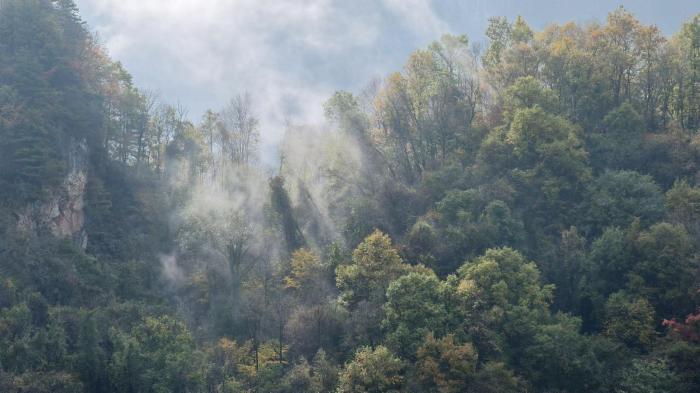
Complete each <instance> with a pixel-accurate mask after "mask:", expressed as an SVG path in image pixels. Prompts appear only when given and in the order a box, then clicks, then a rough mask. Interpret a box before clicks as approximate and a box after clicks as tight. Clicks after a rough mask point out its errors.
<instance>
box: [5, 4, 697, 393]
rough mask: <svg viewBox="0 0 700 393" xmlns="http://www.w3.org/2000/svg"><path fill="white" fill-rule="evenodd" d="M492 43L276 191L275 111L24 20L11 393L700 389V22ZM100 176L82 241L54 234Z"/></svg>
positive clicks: (350, 104) (48, 11)
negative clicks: (137, 70) (66, 201)
mask: <svg viewBox="0 0 700 393" xmlns="http://www.w3.org/2000/svg"><path fill="white" fill-rule="evenodd" d="M486 33H487V36H488V45H486V46H485V49H484V50H483V51H479V50H477V49H475V48H477V47H475V46H470V45H469V42H468V39H467V37H464V36H460V37H455V36H445V37H443V38H442V39H441V40H439V41H437V42H435V43H434V44H432V45H430V46H429V47H428V48H426V49H423V50H418V51H416V52H415V53H413V54H412V55H411V56H410V58H409V59H408V61H407V62H406V66H405V68H404V69H403V70H402V71H401V72H397V73H395V74H392V75H389V76H388V77H387V78H386V79H384V80H383V81H381V82H380V83H374V84H370V85H369V87H368V88H367V89H365V90H364V91H362V92H361V93H359V94H356V95H353V94H351V93H347V92H338V93H336V94H335V95H334V96H333V97H330V98H329V100H328V102H327V104H326V107H325V113H326V116H327V122H326V124H324V125H315V126H304V125H291V126H290V127H289V129H288V130H287V131H286V136H285V139H284V141H283V143H282V144H281V146H280V154H279V167H278V168H275V171H274V172H271V171H268V170H265V169H263V168H262V167H261V165H259V164H258V162H259V159H258V158H259V152H258V148H257V147H258V146H257V144H258V137H259V126H258V120H257V118H256V117H255V108H254V105H253V103H252V102H251V99H250V98H249V97H248V96H247V95H245V94H242V95H240V96H238V97H236V98H234V99H233V100H231V102H230V103H228V105H226V106H225V107H224V108H223V109H222V110H220V111H209V112H207V113H206V114H205V116H204V117H203V119H202V120H201V122H199V124H193V123H192V122H190V121H189V120H187V114H186V111H185V110H184V109H183V108H180V107H176V106H171V105H167V104H164V103H163V100H162V99H160V98H158V97H155V95H153V94H149V93H146V92H143V91H140V90H139V89H138V88H137V87H136V86H134V84H133V83H132V80H131V77H130V75H129V74H128V73H127V71H126V70H124V69H123V68H122V66H121V65H120V64H119V63H116V62H113V61H112V60H111V59H110V58H109V57H108V56H107V54H106V53H105V51H104V49H103V48H102V47H101V46H100V45H99V43H98V42H97V40H96V39H95V38H94V37H93V36H91V35H90V34H89V32H88V30H87V28H86V27H85V26H84V24H83V23H82V22H81V20H80V18H79V16H78V11H77V9H76V7H75V5H74V4H73V3H72V1H71V0H51V1H50V0H3V1H0V391H2V392H83V391H85V392H248V391H251V392H391V391H415V392H520V391H526V392H592V391H600V392H629V393H632V392H635V393H636V392H697V391H700V311H698V305H699V304H700V292H699V288H700V287H699V286H698V284H699V281H698V280H699V279H700V276H699V273H700V270H699V268H700V265H699V262H698V251H700V249H699V247H700V186H698V185H697V182H698V179H699V178H698V174H699V173H700V134H699V131H700V15H698V16H695V17H693V18H690V19H689V20H688V22H687V23H685V24H684V25H683V26H681V28H680V31H679V32H678V33H677V34H676V35H674V36H672V37H664V36H663V35H662V34H661V33H660V32H659V30H658V29H657V28H656V27H655V26H646V25H643V24H641V23H640V22H639V21H637V20H636V19H635V18H634V16H633V15H631V14H630V13H629V12H627V11H626V10H625V9H623V8H619V9H617V10H615V11H613V12H612V13H610V15H609V16H608V18H607V21H606V22H605V23H604V24H595V23H592V24H586V25H581V24H576V23H567V24H564V25H551V26H549V27H547V28H546V29H544V30H543V31H539V32H535V31H533V30H532V29H531V28H530V27H528V25H527V24H526V22H525V21H524V20H522V19H521V18H517V19H516V20H515V21H513V22H509V21H507V20H505V19H503V18H494V19H492V20H491V21H490V24H489V28H488V30H487V32H486ZM76 149H77V150H78V151H83V150H84V151H85V152H86V155H87V157H86V159H85V160H84V162H82V163H81V162H76V161H80V160H76V159H75V157H76V153H75V151H76ZM81 149H82V150H81ZM81 165H82V166H81ZM76 168H78V169H80V168H83V169H84V172H85V173H86V174H87V178H86V184H85V187H84V190H83V192H82V195H81V196H80V198H82V199H80V200H81V201H83V202H84V206H83V205H81V206H78V208H77V209H76V214H78V215H81V214H83V215H84V220H81V221H80V223H81V224H82V225H81V226H80V228H78V229H77V230H75V231H69V233H68V234H66V233H64V232H65V231H64V232H60V231H59V232H58V234H59V235H60V236H59V235H57V232H56V230H53V231H52V230H50V229H51V228H49V227H46V225H42V224H41V222H40V220H39V221H34V222H32V221H31V219H27V214H25V212H26V211H27V209H30V210H31V209H34V210H32V211H42V209H41V206H43V205H42V204H44V203H48V201H51V200H52V198H53V199H55V195H56V193H57V192H58V191H57V190H60V189H61V188H62V187H65V186H66V183H65V182H64V178H65V176H66V173H73V172H71V171H74V172H75V171H76V170H77V169H76ZM76 173H77V172H76ZM80 173H82V172H80ZM51 217H55V216H51ZM28 220H29V221H28Z"/></svg>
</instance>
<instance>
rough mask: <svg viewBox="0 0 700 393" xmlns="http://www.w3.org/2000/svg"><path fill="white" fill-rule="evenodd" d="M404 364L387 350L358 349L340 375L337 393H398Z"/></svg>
mask: <svg viewBox="0 0 700 393" xmlns="http://www.w3.org/2000/svg"><path fill="white" fill-rule="evenodd" d="M403 372H404V364H403V362H402V361H401V360H400V359H399V358H397V357H395V356H394V355H393V354H392V353H391V351H389V350H388V349H387V348H385V347H382V346H378V347H376V348H375V349H372V348H369V347H364V348H360V349H359V350H358V351H357V352H356V353H355V357H354V358H353V360H352V361H350V362H349V363H347V364H346V365H345V368H344V370H343V371H342V372H341V374H340V381H339V385H338V392H339V393H380V392H387V393H391V392H400V391H401V388H402V386H403V384H404V376H403Z"/></svg>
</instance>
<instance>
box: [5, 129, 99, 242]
mask: <svg viewBox="0 0 700 393" xmlns="http://www.w3.org/2000/svg"><path fill="white" fill-rule="evenodd" d="M87 170H88V149H87V143H86V141H85V140H82V141H72V142H71V143H70V144H69V151H68V173H67V174H66V176H65V178H64V179H63V183H62V184H61V186H60V187H59V188H58V189H57V190H55V191H54V192H52V193H51V195H50V197H49V198H47V199H45V200H43V201H40V202H35V203H32V204H30V205H28V206H27V207H25V208H24V210H23V211H21V212H20V213H19V214H18V220H17V227H18V228H19V229H20V230H22V231H25V232H31V233H37V232H41V231H45V230H48V231H49V232H50V233H51V234H53V235H54V236H56V237H60V238H71V239H72V240H73V241H74V242H75V243H76V244H77V245H78V246H80V247H81V248H83V249H85V247H87V234H86V233H85V231H84V229H83V224H84V223H85V214H84V211H83V207H84V204H85V186H86V185H87Z"/></svg>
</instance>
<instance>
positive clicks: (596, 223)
mask: <svg viewBox="0 0 700 393" xmlns="http://www.w3.org/2000/svg"><path fill="white" fill-rule="evenodd" d="M587 194H588V197H587V202H586V205H587V207H586V209H585V212H584V214H583V217H584V220H585V223H586V227H587V228H590V229H589V230H590V231H591V232H592V233H600V231H601V230H602V229H603V228H604V227H605V226H617V227H620V228H624V227H627V226H628V225H630V224H631V223H632V221H634V220H635V219H639V220H640V223H641V224H642V225H643V226H645V227H646V226H648V225H650V224H651V223H654V222H657V221H659V220H660V219H661V218H662V217H663V216H664V212H665V209H664V202H663V195H662V193H661V189H660V187H659V186H658V185H657V184H656V183H655V182H654V180H653V179H652V178H651V177H650V176H648V175H642V174H640V173H637V172H633V171H615V172H612V171H607V172H605V173H603V174H602V175H600V176H599V177H598V178H596V179H595V180H594V181H593V182H592V183H591V184H590V186H589V188H588V192H587Z"/></svg>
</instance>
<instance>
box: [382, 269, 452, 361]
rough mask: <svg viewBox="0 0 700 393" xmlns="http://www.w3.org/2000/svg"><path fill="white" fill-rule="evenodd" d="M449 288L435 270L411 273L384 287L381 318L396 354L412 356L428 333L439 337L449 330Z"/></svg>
mask: <svg viewBox="0 0 700 393" xmlns="http://www.w3.org/2000/svg"><path fill="white" fill-rule="evenodd" d="M451 291H452V288H451V287H450V286H448V285H446V284H445V283H443V282H441V281H440V280H439V279H438V278H437V277H436V276H435V275H434V274H426V273H410V274H407V275H405V276H402V277H400V278H398V279H397V280H396V281H394V282H392V283H391V285H389V288H388V289H387V299H386V302H385V303H384V310H385V314H386V316H385V317H384V321H383V322H382V326H383V328H384V329H385V331H386V332H387V334H386V339H385V341H386V344H387V346H388V347H389V348H391V349H393V351H394V352H395V353H396V354H398V355H401V356H402V357H404V358H407V359H413V358H414V357H415V356H416V350H417V349H418V346H419V345H420V343H421V341H422V340H423V338H424V337H425V336H426V335H427V334H428V333H430V332H432V333H434V334H436V335H438V336H439V337H441V336H442V335H444V334H445V333H446V332H448V331H450V326H449V324H448V322H449V320H450V310H449V308H448V304H449V300H450V298H451V293H450V292H451Z"/></svg>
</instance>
